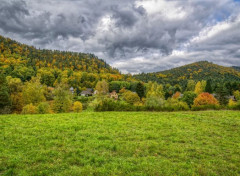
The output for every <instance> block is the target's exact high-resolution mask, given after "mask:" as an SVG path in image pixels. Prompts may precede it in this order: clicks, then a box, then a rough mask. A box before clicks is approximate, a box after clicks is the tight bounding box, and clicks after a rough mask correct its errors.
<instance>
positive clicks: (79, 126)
mask: <svg viewBox="0 0 240 176" xmlns="http://www.w3.org/2000/svg"><path fill="white" fill-rule="evenodd" d="M0 175H23V176H27V175H63V176H70V175H71V176H72V175H104V176H105V175H154V176H155V175H164V176H167V175H169V176H173V175H224V176H225V175H240V112H233V111H206V112H173V113H167V112H161V113H154V112H153V113H151V112H101V113H96V112H83V113H80V114H53V115H3V116H0Z"/></svg>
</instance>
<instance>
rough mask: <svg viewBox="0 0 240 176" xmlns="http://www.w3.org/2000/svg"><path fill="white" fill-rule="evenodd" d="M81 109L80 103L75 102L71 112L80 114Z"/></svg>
mask: <svg viewBox="0 0 240 176" xmlns="http://www.w3.org/2000/svg"><path fill="white" fill-rule="evenodd" d="M82 109H83V106H82V103H81V102H79V101H75V102H74V103H73V111H74V112H81V111H82Z"/></svg>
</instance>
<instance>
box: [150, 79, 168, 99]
mask: <svg viewBox="0 0 240 176" xmlns="http://www.w3.org/2000/svg"><path fill="white" fill-rule="evenodd" d="M152 96H155V97H159V98H164V91H163V86H162V85H161V84H160V85H159V84H157V83H156V82H155V83H151V82H150V83H149V84H148V88H147V97H152Z"/></svg>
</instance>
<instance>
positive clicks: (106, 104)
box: [94, 98, 137, 111]
mask: <svg viewBox="0 0 240 176" xmlns="http://www.w3.org/2000/svg"><path fill="white" fill-rule="evenodd" d="M95 103H96V105H95V107H94V110H95V111H135V110H137V108H136V107H135V106H133V105H132V104H129V103H127V102H125V101H115V100H113V99H111V98H104V99H102V100H98V101H96V102H95Z"/></svg>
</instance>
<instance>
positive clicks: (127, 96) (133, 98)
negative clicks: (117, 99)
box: [123, 91, 140, 104]
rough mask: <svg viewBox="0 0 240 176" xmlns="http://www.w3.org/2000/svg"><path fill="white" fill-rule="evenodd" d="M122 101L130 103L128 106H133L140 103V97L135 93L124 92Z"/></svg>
mask: <svg viewBox="0 0 240 176" xmlns="http://www.w3.org/2000/svg"><path fill="white" fill-rule="evenodd" d="M123 100H125V101H126V102H128V103H130V104H135V103H138V102H139V101H140V97H139V96H138V94H137V93H134V92H131V91H126V92H125V93H124V94H123Z"/></svg>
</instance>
